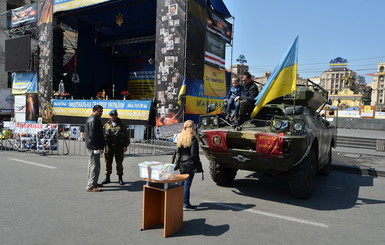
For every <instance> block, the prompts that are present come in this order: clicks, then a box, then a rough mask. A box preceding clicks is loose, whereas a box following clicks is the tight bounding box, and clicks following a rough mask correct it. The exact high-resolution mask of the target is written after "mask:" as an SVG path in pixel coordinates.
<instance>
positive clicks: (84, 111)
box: [52, 107, 150, 120]
mask: <svg viewBox="0 0 385 245" xmlns="http://www.w3.org/2000/svg"><path fill="white" fill-rule="evenodd" d="M52 110H53V114H54V115H57V116H72V117H89V116H90V115H91V113H92V109H88V108H65V107H53V109H52ZM149 116H150V111H148V110H124V109H119V118H121V119H130V120H148V117H149ZM102 117H103V118H110V117H109V115H108V111H106V112H105V113H103V115H102Z"/></svg>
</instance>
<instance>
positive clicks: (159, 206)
mask: <svg viewBox="0 0 385 245" xmlns="http://www.w3.org/2000/svg"><path fill="white" fill-rule="evenodd" d="M188 176H189V175H188V174H178V175H174V177H173V178H170V179H167V180H162V181H157V180H150V179H144V180H145V181H147V184H146V185H144V186H143V213H142V230H145V229H148V228H150V227H153V226H155V225H159V224H163V236H164V237H168V236H169V235H171V234H172V233H174V232H177V231H179V230H181V229H182V227H183V185H177V186H172V187H170V188H169V185H168V184H169V183H178V184H180V183H181V182H183V181H185V180H187V178H188ZM149 183H162V184H164V188H163V189H161V188H157V187H153V186H150V185H149Z"/></svg>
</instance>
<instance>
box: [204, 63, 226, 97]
mask: <svg viewBox="0 0 385 245" xmlns="http://www.w3.org/2000/svg"><path fill="white" fill-rule="evenodd" d="M204 95H206V96H215V97H225V96H226V73H225V70H220V69H217V68H214V67H211V66H208V65H205V70H204Z"/></svg>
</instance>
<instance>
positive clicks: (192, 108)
mask: <svg viewBox="0 0 385 245" xmlns="http://www.w3.org/2000/svg"><path fill="white" fill-rule="evenodd" d="M222 103H223V100H222V99H208V98H202V97H196V96H189V95H187V96H186V108H185V113H186V114H197V115H202V114H207V112H206V107H207V105H210V104H216V107H217V109H216V110H215V111H213V112H211V113H210V114H220V113H222V108H221V106H222Z"/></svg>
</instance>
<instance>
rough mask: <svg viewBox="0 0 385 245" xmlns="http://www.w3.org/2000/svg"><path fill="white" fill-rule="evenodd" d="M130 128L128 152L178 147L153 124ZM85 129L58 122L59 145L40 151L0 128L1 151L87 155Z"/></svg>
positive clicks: (157, 151)
mask: <svg viewBox="0 0 385 245" xmlns="http://www.w3.org/2000/svg"><path fill="white" fill-rule="evenodd" d="M74 129H76V130H74ZM128 130H129V132H130V136H131V143H130V145H129V147H128V149H127V152H126V154H130V155H155V154H166V153H171V152H172V151H173V150H174V149H175V148H176V144H175V143H174V142H173V141H172V140H171V139H169V138H163V139H162V138H160V139H159V138H156V137H155V134H154V128H153V127H152V126H144V125H129V126H128ZM75 131H76V132H75ZM84 131H85V125H84V124H81V125H80V124H78V125H75V124H71V125H69V124H58V137H57V138H58V139H57V140H58V147H57V148H56V149H54V150H50V151H40V150H38V149H36V148H35V147H34V146H33V144H29V146H30V147H29V148H28V147H27V148H26V147H25V145H24V148H21V147H20V146H19V145H18V143H17V141H16V140H15V139H14V138H9V136H7V137H5V136H4V135H3V134H2V133H1V132H2V130H0V151H19V152H23V151H28V152H32V153H38V154H54V155H71V156H86V155H87V154H88V152H87V147H86V144H85V134H84ZM1 136H2V137H1Z"/></svg>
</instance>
